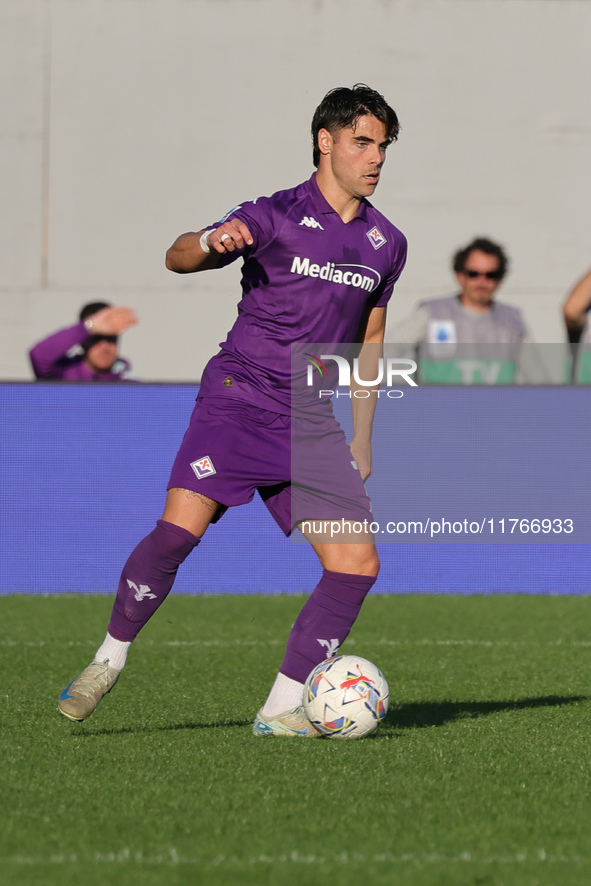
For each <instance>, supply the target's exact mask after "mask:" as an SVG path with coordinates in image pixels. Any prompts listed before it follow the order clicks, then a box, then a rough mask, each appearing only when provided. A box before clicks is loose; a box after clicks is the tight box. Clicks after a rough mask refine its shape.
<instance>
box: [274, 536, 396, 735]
mask: <svg viewBox="0 0 591 886" xmlns="http://www.w3.org/2000/svg"><path fill="white" fill-rule="evenodd" d="M313 547H314V550H315V551H316V554H317V555H318V558H319V560H320V562H321V563H322V566H323V567H324V569H323V573H322V577H321V579H320V581H319V583H318V584H317V586H316V587H315V588H314V590H313V591H312V593H311V594H310V596H309V598H308V600H307V601H306V603H305V604H304V607H303V608H302V610H301V612H300V614H299V615H298V617H297V619H296V621H295V623H294V625H293V627H292V629H291V633H290V635H289V639H288V641H287V648H286V651H285V657H284V659H283V663H282V664H281V667H280V669H279V674H278V676H277V679H276V681H275V684H274V686H273V688H272V689H271V693H270V694H269V697H268V698H267V701H266V702H265V705H264V707H263V709H262V713H263V715H264V716H270V717H272V716H276V715H277V714H279V713H281V712H282V711H286V710H289V709H290V708H293V707H296V706H298V705H301V704H302V698H303V685H304V683H305V682H306V679H307V677H308V674H309V673H310V671H312V670H313V669H314V668H315V667H316V665H317V664H320V662H321V661H324V660H325V659H326V658H332V657H333V656H334V655H337V654H338V652H339V648H340V647H341V645H342V644H343V643H344V641H345V640H346V639H347V637H348V636H349V633H350V631H351V628H352V627H353V624H354V623H355V620H356V618H357V616H358V614H359V610H360V609H361V605H362V603H363V601H364V600H365V598H366V596H367V594H368V593H369V591H370V590H371V588H372V587H373V585H374V583H375V580H376V578H377V574H378V571H379V559H378V555H377V551H376V549H375V546H374V545H373V544H372V543H370V542H368V543H367V544H358V545H353V544H351V545H331V544H318V545H317V544H314V545H313Z"/></svg>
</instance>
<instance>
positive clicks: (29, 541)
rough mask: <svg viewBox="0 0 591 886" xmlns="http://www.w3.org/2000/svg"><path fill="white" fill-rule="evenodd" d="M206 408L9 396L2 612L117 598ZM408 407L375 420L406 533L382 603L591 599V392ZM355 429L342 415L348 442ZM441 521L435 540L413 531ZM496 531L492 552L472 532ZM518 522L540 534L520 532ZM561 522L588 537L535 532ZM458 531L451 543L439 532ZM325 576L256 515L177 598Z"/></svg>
mask: <svg viewBox="0 0 591 886" xmlns="http://www.w3.org/2000/svg"><path fill="white" fill-rule="evenodd" d="M196 393H197V388H196V387H195V386H191V385H151V384H150V385H119V384H113V385H76V384H70V385H68V384H60V383H57V384H52V383H48V384H3V385H0V407H1V410H2V413H1V414H2V434H1V438H0V446H1V464H2V486H1V488H0V499H1V505H2V516H3V520H2V524H3V528H2V534H1V542H0V544H1V552H0V593H1V594H13V593H41V594H49V593H72V592H74V593H113V592H114V590H115V588H116V585H117V581H118V578H119V573H120V571H121V567H122V566H123V563H124V562H125V560H126V559H127V556H128V555H129V553H130V551H131V550H132V548H133V547H134V546H135V545H136V544H137V542H138V541H139V540H140V539H141V538H142V537H143V536H144V535H145V534H146V533H147V532H149V531H150V530H151V529H152V527H153V525H154V522H155V520H156V519H158V518H159V517H160V516H161V513H162V507H163V503H164V497H165V489H166V483H167V480H168V475H169V471H170V467H171V465H172V461H173V459H174V456H175V454H176V451H177V448H178V445H179V443H180V440H181V438H182V435H183V433H184V431H185V428H186V425H187V423H188V420H189V416H190V413H191V410H192V407H193V402H194V399H195V396H196ZM411 393H412V396H410V394H409V393H408V390H407V389H405V393H404V397H403V398H400V399H399V400H397V401H392V402H391V403H390V402H387V401H384V407H388V408H381V407H380V409H378V411H377V413H376V424H375V430H374V452H375V456H374V458H375V464H374V468H375V470H374V476H373V477H372V478H370V480H369V482H368V491H369V492H370V495H371V497H372V501H373V505H374V508H373V512H374V515H375V518H376V521H379V523H380V527H381V525H382V523H383V524H384V527H385V526H386V524H387V523H388V522H394V524H395V531H394V532H388V531H385V532H384V538H383V539H382V538H381V537H379V536H378V537H377V541H378V542H379V543H380V544H379V547H380V556H381V560H382V572H381V575H380V578H379V581H378V584H377V585H376V588H375V591H376V592H378V593H379V592H381V593H408V592H412V593H458V594H473V593H475V594H483V593H554V594H564V593H566V594H581V593H589V592H591V570H590V569H589V551H590V548H589V545H588V538H589V534H588V530H589V525H590V523H589V511H590V509H591V505H589V501H590V497H589V495H588V493H587V490H586V480H587V474H588V471H587V470H586V467H587V465H586V460H587V453H586V447H587V444H588V440H589V439H590V436H589V430H590V427H589V425H590V421H591V419H590V416H591V390H590V389H587V388H522V387H515V388H513V387H507V388H494V389H490V388H480V389H478V390H476V389H467V388H447V387H441V388H419V389H413V390H412V392H411ZM349 411H350V403H349V401H348V400H347V398H344V397H343V398H339V401H338V404H337V413H338V415H339V417H340V418H342V421H343V424H344V425H345V426H347V427H348V422H349V417H348V413H349ZM427 518H428V519H429V520H430V523H429V527H430V529H429V533H428V534H427V533H424V532H423V534H422V536H423V537H422V538H421V537H420V535H419V534H418V532H417V531H416V529H415V530H414V531H411V530H409V527H408V525H407V524H409V523H411V522H415V523H417V522H418V521H424V520H426V519H427ZM483 518H484V519H485V524H486V525H485V530H486V531H487V532H488V535H486V534H485V533H483V532H481V531H480V530H479V531H478V532H476V531H472V530H471V529H470V524H476V523H477V522H478V526H480V525H481V521H482V519H483ZM516 518H518V520H519V521H522V520H527V521H529V522H528V524H527V526H526V524H525V523H519V524H516V525H514V526H513V530H512V532H511V531H510V530H511V525H512V524H511V523H510V522H509V521H510V520H513V519H516ZM549 518H552V519H562V520H563V521H564V520H567V519H572V520H573V525H574V529H573V532H567V531H566V527H564V528H563V531H561V532H558V531H557V525H558V524H553V526H552V528H551V530H550V531H547V532H546V531H545V527H547V524H542V523H540V526H539V528H538V526H537V524H535V523H534V524H533V528H532V521H533V520H540V521H543V520H544V519H549ZM503 519H505V520H506V522H505V526H504V534H505V538H502V539H501V536H502V535H503V532H502V531H501V525H502V524H500V523H498V521H500V520H503ZM446 520H447V521H448V522H449V524H450V526H451V528H450V529H449V530H448V528H447V527H446V526H445V527H444V526H443V525H442V527H441V529H440V531H439V532H437V531H434V530H433V523H434V522H435V523H437V521H440V522H442V523H443V521H446ZM464 520H468V524H467V528H466V527H464V523H463V521H464ZM488 520H493V521H494V522H493V526H492V529H493V532H492V533H491V532H490V524H489V523H487V522H486V521H488ZM460 522H461V523H462V529H461V531H459V530H458V526H457V525H456V530H458V531H454V528H453V524H454V523H456V524H459V523H460ZM403 524H405V529H404V531H403ZM487 527H488V528H487ZM472 529H474V527H472ZM526 530H527V531H526ZM491 534H492V535H495V536H496V538H492V539H491V538H490V537H489V536H490V535H491ZM386 536H388V537H386ZM390 536H392V537H390ZM393 536H396V538H393ZM382 541H384V542H385V541H387V542H389V544H382V543H381V542H382ZM491 541H492V542H493V543H491ZM392 542H393V543H392ZM499 542H500V543H499ZM318 572H319V569H318V564H317V562H316V558H315V556H314V554H313V552H312V551H311V550H310V548H309V546H308V545H299V544H290V542H289V541H287V540H286V539H285V538H284V537H283V535H282V533H281V532H280V531H279V530H278V529H277V527H276V526H275V524H274V522H273V520H272V519H271V517H270V516H269V514H268V513H267V510H266V508H265V507H264V506H263V505H262V503H261V502H260V501H259V500H258V499H257V498H255V500H254V501H253V502H252V504H250V505H246V506H244V507H242V508H238V509H234V510H230V511H229V512H228V513H227V514H226V515H225V516H224V518H223V519H222V520H221V521H220V523H219V524H218V525H216V526H213V527H211V528H210V530H208V532H207V534H206V536H205V538H204V541H203V543H202V544H201V546H200V547H199V550H198V551H196V552H195V553H194V554H193V555H192V556H191V557H190V558H189V560H188V561H187V562H186V563H185V564H184V565H183V566H182V567H181V570H180V572H179V578H178V580H177V583H176V585H175V590H176V592H181V593H213V594H217V593H247V594H256V593H265V594H273V593H298V592H309V591H310V590H311V589H312V588H313V587H314V585H315V584H316V581H317V576H318Z"/></svg>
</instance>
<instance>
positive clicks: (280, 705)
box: [262, 673, 304, 717]
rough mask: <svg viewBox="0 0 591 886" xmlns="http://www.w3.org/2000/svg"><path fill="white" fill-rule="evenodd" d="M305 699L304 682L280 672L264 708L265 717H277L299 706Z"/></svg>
mask: <svg viewBox="0 0 591 886" xmlns="http://www.w3.org/2000/svg"><path fill="white" fill-rule="evenodd" d="M303 700H304V684H303V683H298V681H297V680H292V679H291V677H286V676H285V674H282V673H279V674H277V677H276V678H275V682H274V683H273V687H272V689H271V691H270V693H269V697H268V698H267V701H266V702H265V704H264V706H263V710H262V715H263V717H276V716H277V715H278V714H284V713H285V711H291V710H292V709H293V708H297V707H299V706H300V705H301V704H302V702H303Z"/></svg>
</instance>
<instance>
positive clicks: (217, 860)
mask: <svg viewBox="0 0 591 886" xmlns="http://www.w3.org/2000/svg"><path fill="white" fill-rule="evenodd" d="M589 863H591V858H586V857H582V856H579V855H571V856H566V855H552V854H551V853H550V854H549V853H547V852H546V850H545V849H537V850H531V851H522V852H516V853H514V854H508V855H479V854H478V853H475V852H472V851H464V852H460V853H458V854H456V855H444V854H440V853H438V852H433V853H425V854H416V853H412V852H409V853H402V854H400V855H396V854H394V853H391V852H376V853H363V852H338V853H323V854H320V855H319V854H315V853H313V854H308V853H304V852H299V851H298V850H294V851H293V852H290V853H285V854H281V855H264V854H261V855H255V856H249V857H242V858H240V857H238V856H235V855H215V856H210V857H209V858H206V857H203V856H201V857H196V856H189V855H183V854H182V853H180V852H178V851H177V850H176V849H175V848H174V847H171V848H169V849H167V850H166V851H164V852H162V853H157V854H153V855H146V854H144V852H143V851H141V850H140V851H136V850H133V849H130V848H129V847H127V846H126V847H124V848H123V849H121V850H119V851H117V852H114V851H111V852H96V853H89V854H78V853H64V854H54V855H48V856H39V855H37V856H28V855H14V856H9V857H4V858H0V865H2V866H4V865H9V864H10V865H16V866H28V867H33V866H37V865H48V864H49V865H56V866H58V865H79V864H83V865H99V864H106V865H126V866H140V867H141V866H146V867H155V866H156V867H157V866H165V867H176V866H178V865H184V866H195V867H203V866H205V865H211V866H213V867H223V866H227V867H230V866H232V867H236V866H240V867H247V866H254V865H262V866H270V865H277V866H279V865H320V864H327V865H341V866H347V865H354V864H363V865H367V864H388V865H393V864H399V865H403V864H421V865H429V864H431V865H436V864H437V865H457V864H460V865H462V864H463V865H465V864H476V865H478V864H486V865H494V864H501V865H515V864H518V865H524V864H533V865H539V864H545V865H546V864H550V865H581V864H589Z"/></svg>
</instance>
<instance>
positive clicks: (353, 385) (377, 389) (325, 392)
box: [303, 353, 418, 400]
mask: <svg viewBox="0 0 591 886" xmlns="http://www.w3.org/2000/svg"><path fill="white" fill-rule="evenodd" d="M303 356H304V359H305V360H306V362H307V363H308V368H307V375H306V386H307V387H309V388H311V387H314V380H315V374H314V373H315V370H316V372H318V374H319V375H320V381H321V382H322V381H324V380H328V379H329V376H333V377H334V375H335V373H334V369H335V367H334V365H333V366H332V367H331V370H332V372H330V371H329V368H328V367H327V365H326V362H327V361H328V360H332V361H333V364H336V369H337V371H338V378H337V386H335V387H334V388H325V389H321V390H319V391H318V397H319V398H322V397H333V396H334V397H349V398H350V397H354V398H355V399H358V400H362V399H368V398H369V397H372V396H376V397H378V399H379V398H380V397H381V396H384V397H387V398H389V399H391V400H399V399H400V398H401V397H403V396H404V391H402V390H400V388H399V387H395V385H400V384H401V383H404V384H406V385H410V386H411V387H413V388H416V387H418V385H417V383H416V381H415V380H414V379H413V378H412V376H413V375H414V374H415V372H416V371H417V364H416V362H415V361H414V360H410V359H402V358H396V357H386V358H384V357H379V358H378V359H377V360H371V359H364V360H363V363H364V368H365V369H366V370H367V369H368V368H369V366H368V364H369V363H370V362H371V369H372V374H375V378H371V379H367V378H362V377H361V375H362V371H361V368H360V359H362V358H360V357H354V358H353V360H352V361H350V360H349V359H348V358H347V357H343V356H342V355H341V354H320V356H319V357H318V356H316V355H315V354H308V353H306V354H304V355H303ZM382 385H385V387H382ZM339 388H346V390H345V391H341V390H339Z"/></svg>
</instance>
